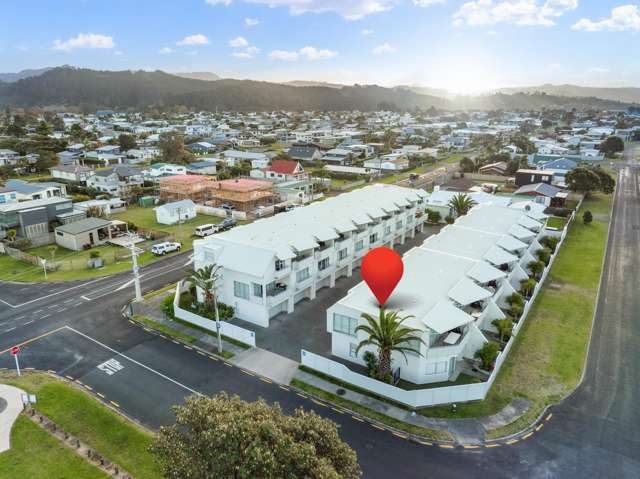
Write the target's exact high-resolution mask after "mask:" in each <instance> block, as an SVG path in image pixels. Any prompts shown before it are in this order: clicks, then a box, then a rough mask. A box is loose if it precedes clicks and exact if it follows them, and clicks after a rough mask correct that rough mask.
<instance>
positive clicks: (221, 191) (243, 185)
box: [207, 178, 277, 212]
mask: <svg viewBox="0 0 640 479" xmlns="http://www.w3.org/2000/svg"><path fill="white" fill-rule="evenodd" d="M208 196H209V198H208V199H209V201H207V204H209V205H211V206H221V205H229V206H231V207H232V208H234V209H236V210H237V211H243V212H249V211H253V210H255V209H256V208H257V207H258V206H269V205H271V204H273V203H274V201H275V200H276V198H277V195H276V194H275V191H274V184H273V183H272V182H271V181H261V180H254V179H246V178H234V179H231V180H222V181H217V182H215V183H213V184H212V185H211V186H210V188H209V190H208Z"/></svg>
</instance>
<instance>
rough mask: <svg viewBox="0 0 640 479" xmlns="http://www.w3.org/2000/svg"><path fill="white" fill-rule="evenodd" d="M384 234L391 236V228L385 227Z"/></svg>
mask: <svg viewBox="0 0 640 479" xmlns="http://www.w3.org/2000/svg"><path fill="white" fill-rule="evenodd" d="M384 234H385V235H388V234H391V226H385V227H384Z"/></svg>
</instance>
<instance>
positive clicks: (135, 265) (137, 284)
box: [129, 233, 142, 301]
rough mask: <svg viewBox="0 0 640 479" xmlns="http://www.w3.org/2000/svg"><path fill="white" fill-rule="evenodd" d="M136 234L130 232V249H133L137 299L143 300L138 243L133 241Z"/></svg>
mask: <svg viewBox="0 0 640 479" xmlns="http://www.w3.org/2000/svg"><path fill="white" fill-rule="evenodd" d="M134 238H135V236H134V235H133V234H131V233H130V234H129V250H130V251H131V265H132V267H133V283H134V286H135V288H136V299H135V301H142V290H141V289H140V271H139V270H138V252H137V251H136V244H135V242H134V241H133V240H134Z"/></svg>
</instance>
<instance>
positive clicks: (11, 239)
mask: <svg viewBox="0 0 640 479" xmlns="http://www.w3.org/2000/svg"><path fill="white" fill-rule="evenodd" d="M17 234H18V232H17V231H16V230H14V229H10V230H7V240H9V242H10V243H13V242H14V241H15V240H16V235H17Z"/></svg>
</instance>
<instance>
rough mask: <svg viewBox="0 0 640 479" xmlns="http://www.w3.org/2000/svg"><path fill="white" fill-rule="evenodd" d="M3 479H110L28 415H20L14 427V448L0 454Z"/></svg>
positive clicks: (0, 473)
mask: <svg viewBox="0 0 640 479" xmlns="http://www.w3.org/2000/svg"><path fill="white" fill-rule="evenodd" d="M0 477H1V478H3V479H4V478H7V479H8V478H24V479H27V478H28V479H50V478H56V479H106V478H107V477H110V476H108V475H107V474H105V473H104V472H102V471H100V470H99V469H98V468H97V467H94V466H92V465H91V464H89V463H87V462H86V461H85V460H84V459H83V458H81V457H80V456H78V455H77V454H76V453H75V452H73V451H72V450H71V449H69V448H68V447H66V446H65V445H64V444H62V442H60V441H59V440H58V439H57V438H55V437H53V436H51V435H50V434H49V433H48V432H46V431H45V430H44V429H42V428H41V427H40V426H38V425H37V424H35V423H33V422H32V421H31V419H29V418H27V417H26V416H20V417H18V419H17V421H16V422H15V423H14V425H13V429H12V430H11V449H9V450H8V451H6V452H3V453H2V454H0Z"/></svg>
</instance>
